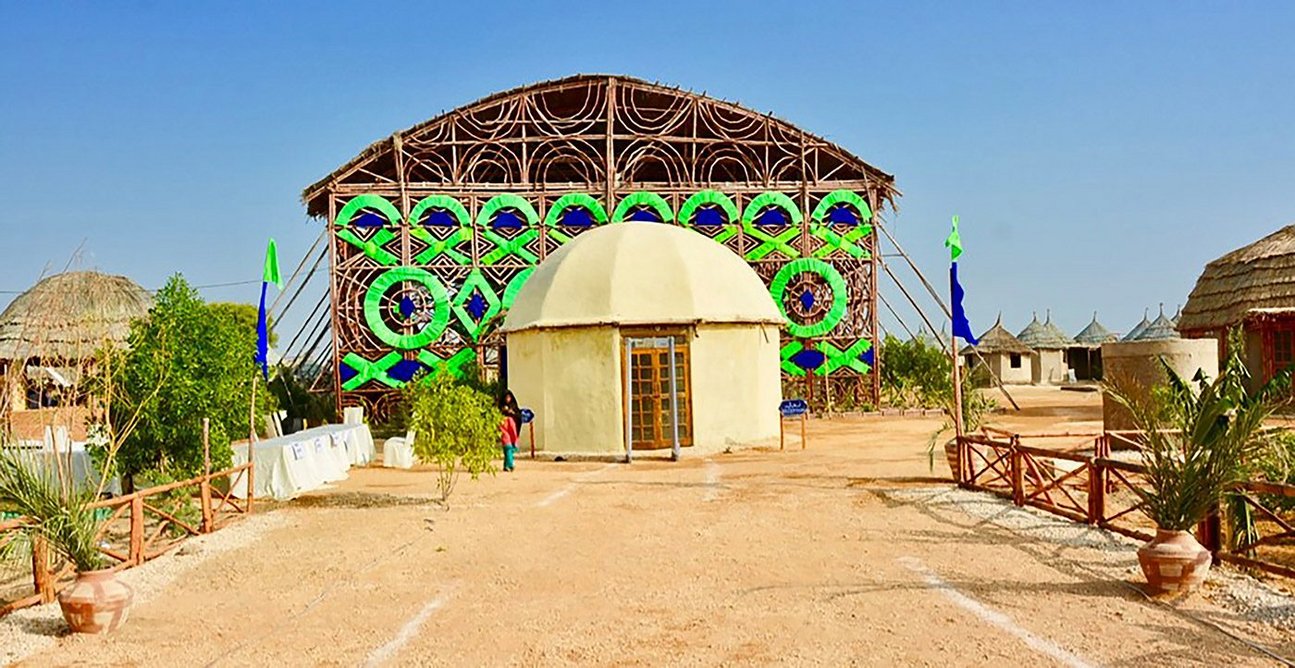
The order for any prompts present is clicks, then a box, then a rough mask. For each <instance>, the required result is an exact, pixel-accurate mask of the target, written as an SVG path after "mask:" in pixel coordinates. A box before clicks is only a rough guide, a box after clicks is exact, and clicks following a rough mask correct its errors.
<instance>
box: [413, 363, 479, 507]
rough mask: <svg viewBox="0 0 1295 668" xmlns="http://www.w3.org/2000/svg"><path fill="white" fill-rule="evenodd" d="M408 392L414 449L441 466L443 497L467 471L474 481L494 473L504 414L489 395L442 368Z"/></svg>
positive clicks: (439, 478)
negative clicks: (454, 377) (455, 378)
mask: <svg viewBox="0 0 1295 668" xmlns="http://www.w3.org/2000/svg"><path fill="white" fill-rule="evenodd" d="M405 397H406V401H407V402H408V406H409V428H410V429H412V430H413V431H414V444H413V446H414V454H416V455H418V457H419V458H420V459H422V460H423V461H425V462H430V463H434V464H436V466H437V467H438V469H439V475H438V477H437V489H438V490H439V491H440V493H441V501H442V502H444V501H447V500H448V499H449V497H450V493H451V492H453V491H454V486H455V484H456V483H457V482H458V479H459V476H460V474H461V473H463V472H464V471H466V472H467V473H468V475H470V476H471V477H472V478H473V479H474V480H475V479H476V478H477V477H478V476H480V475H481V474H482V473H491V474H493V473H494V471H495V469H494V459H495V457H496V456H497V455H498V454H499V452H500V447H499V445H500V441H499V424H500V422H501V421H502V420H503V416H502V415H501V414H500V413H499V410H498V409H497V408H495V404H494V401H493V399H492V398H491V397H490V395H488V394H486V393H485V392H482V391H480V390H477V389H475V388H473V387H470V386H468V385H466V384H460V383H458V382H456V381H455V380H454V379H453V378H451V377H450V376H448V375H446V374H443V373H442V374H437V375H435V376H431V377H424V378H421V379H418V380H417V381H415V382H413V383H410V384H409V385H408V386H406V389H405Z"/></svg>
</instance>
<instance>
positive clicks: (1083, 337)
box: [1075, 311, 1120, 348]
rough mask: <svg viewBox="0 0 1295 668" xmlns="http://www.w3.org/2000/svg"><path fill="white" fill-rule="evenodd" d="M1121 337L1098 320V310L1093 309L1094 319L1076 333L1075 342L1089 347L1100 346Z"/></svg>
mask: <svg viewBox="0 0 1295 668" xmlns="http://www.w3.org/2000/svg"><path fill="white" fill-rule="evenodd" d="M1119 338H1120V337H1118V336H1116V335H1115V333H1114V332H1112V331H1111V330H1109V329H1106V328H1105V327H1103V326H1102V323H1100V322H1097V311H1093V319H1092V321H1091V322H1089V323H1088V326H1087V327H1084V328H1083V329H1082V330H1081V331H1080V332H1079V333H1078V334H1076V335H1075V343H1077V344H1079V345H1081V346H1084V347H1087V348H1098V347H1101V345H1102V344H1103V343H1110V342H1112V341H1118V340H1119Z"/></svg>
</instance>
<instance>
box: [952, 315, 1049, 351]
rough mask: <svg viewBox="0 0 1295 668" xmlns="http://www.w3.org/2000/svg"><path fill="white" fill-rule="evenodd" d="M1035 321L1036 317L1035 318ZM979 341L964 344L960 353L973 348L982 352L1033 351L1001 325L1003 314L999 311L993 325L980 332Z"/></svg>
mask: <svg viewBox="0 0 1295 668" xmlns="http://www.w3.org/2000/svg"><path fill="white" fill-rule="evenodd" d="M1036 322H1037V319H1036ZM979 339H980V340H979V343H977V344H976V345H975V346H964V347H963V349H962V351H961V354H966V353H969V352H971V351H972V350H973V349H975V350H978V351H980V352H981V353H982V354H986V353H987V354H993V353H1018V354H1021V355H1027V354H1029V353H1032V352H1034V350H1033V349H1031V348H1030V347H1029V346H1027V345H1025V343H1024V342H1022V341H1021V340H1020V339H1018V338H1016V337H1015V336H1012V333H1011V332H1009V331H1007V330H1006V329H1005V328H1004V327H1003V316H1002V314H1001V313H1000V314H999V315H998V320H996V321H995V322H994V326H993V327H990V328H989V329H988V330H986V331H985V333H984V334H981V335H980V337H979Z"/></svg>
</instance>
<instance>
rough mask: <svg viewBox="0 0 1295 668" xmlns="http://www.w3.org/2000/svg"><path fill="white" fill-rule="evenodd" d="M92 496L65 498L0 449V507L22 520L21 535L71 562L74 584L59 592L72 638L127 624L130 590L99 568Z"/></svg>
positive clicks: (76, 494) (48, 479) (51, 482)
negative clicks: (41, 541)
mask: <svg viewBox="0 0 1295 668" xmlns="http://www.w3.org/2000/svg"><path fill="white" fill-rule="evenodd" d="M92 501H93V493H92V492H72V493H66V494H65V493H64V492H63V490H61V489H60V486H59V485H58V484H57V483H56V482H55V481H54V480H53V479H51V476H48V475H46V474H44V473H43V472H41V471H39V470H37V468H36V467H34V466H31V465H29V464H28V462H26V461H24V460H23V459H22V458H21V457H20V456H19V455H17V454H16V453H13V452H4V451H2V450H0V504H3V505H5V506H8V507H9V508H10V509H11V510H12V511H14V512H16V513H17V514H18V515H19V516H20V517H22V518H24V519H25V520H26V522H25V524H24V525H23V528H24V530H25V531H26V532H27V534H28V536H29V537H30V538H38V539H41V540H43V541H44V542H45V543H46V544H48V545H49V546H50V547H51V548H52V549H53V550H54V551H55V552H56V553H58V554H59V555H60V556H62V557H63V558H65V559H67V560H68V561H69V562H71V563H72V566H73V567H74V568H75V569H76V580H75V581H74V582H73V583H72V584H71V585H69V586H67V587H65V588H63V590H61V591H60V592H59V593H58V603H59V607H60V608H61V609H62V611H63V619H65V620H66V621H67V624H68V626H69V627H71V629H72V630H73V631H75V632H77V633H108V632H110V631H113V630H115V629H116V628H117V627H119V626H121V625H122V624H124V623H125V622H126V618H127V616H128V614H129V613H130V606H131V603H132V602H133V601H134V591H133V590H132V589H131V588H130V586H129V585H127V584H125V583H124V582H120V581H118V580H117V577H116V575H117V574H116V572H115V571H113V570H111V569H105V568H104V565H105V564H104V559H103V554H102V553H101V552H100V551H99V546H98V544H97V540H96V537H97V535H98V532H99V526H100V521H99V520H98V519H97V518H96V515H95V511H94V509H93V508H91V507H90V503H91V502H92Z"/></svg>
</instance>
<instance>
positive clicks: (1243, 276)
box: [1178, 225, 1295, 331]
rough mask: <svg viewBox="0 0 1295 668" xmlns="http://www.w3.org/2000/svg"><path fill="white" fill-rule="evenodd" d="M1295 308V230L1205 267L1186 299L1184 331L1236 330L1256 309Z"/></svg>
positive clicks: (1181, 322) (1292, 227)
mask: <svg viewBox="0 0 1295 668" xmlns="http://www.w3.org/2000/svg"><path fill="white" fill-rule="evenodd" d="M1291 307H1295V225H1288V226H1286V227H1283V228H1282V229H1280V230H1278V231H1276V232H1274V233H1272V234H1270V235H1268V236H1266V237H1264V238H1262V239H1260V240H1259V241H1256V242H1254V243H1253V244H1250V245H1249V246H1245V247H1244V248H1238V249H1237V250H1234V251H1232V252H1231V253H1228V254H1227V255H1224V256H1223V257H1221V258H1219V259H1217V260H1214V261H1213V262H1211V263H1209V264H1207V265H1205V271H1204V272H1202V273H1201V276H1200V278H1198V279H1196V287H1194V288H1192V293H1191V295H1190V296H1188V297H1187V305H1186V306H1184V307H1183V313H1182V317H1181V319H1180V320H1179V323H1178V325H1179V329H1181V330H1183V331H1188V330H1213V329H1220V328H1224V327H1229V326H1231V325H1235V324H1237V323H1239V322H1241V320H1243V319H1244V318H1245V315H1246V313H1247V312H1248V311H1250V310H1251V309H1258V308H1291Z"/></svg>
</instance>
